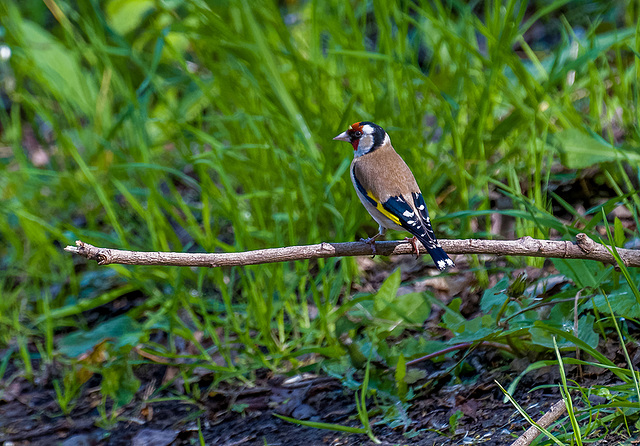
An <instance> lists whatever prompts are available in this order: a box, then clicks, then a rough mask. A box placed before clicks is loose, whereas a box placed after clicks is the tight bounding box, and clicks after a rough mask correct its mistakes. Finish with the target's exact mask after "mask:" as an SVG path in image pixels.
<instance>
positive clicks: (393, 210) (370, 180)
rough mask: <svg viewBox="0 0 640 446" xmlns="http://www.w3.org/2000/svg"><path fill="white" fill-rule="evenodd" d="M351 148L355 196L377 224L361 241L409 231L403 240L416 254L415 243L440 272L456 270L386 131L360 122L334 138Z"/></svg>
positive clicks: (377, 126) (416, 184) (414, 180)
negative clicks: (428, 256) (425, 250)
mask: <svg viewBox="0 0 640 446" xmlns="http://www.w3.org/2000/svg"><path fill="white" fill-rule="evenodd" d="M333 139H334V140H336V141H346V142H348V143H351V145H352V146H353V155H354V156H353V161H352V162H351V168H350V169H349V170H350V172H351V181H352V182H353V187H354V188H355V190H356V194H357V195H358V198H360V201H361V202H362V204H363V205H364V207H365V209H366V210H367V211H368V212H369V214H370V215H371V217H373V219H374V220H375V221H376V222H377V223H378V225H379V228H378V233H377V234H376V235H374V236H373V237H369V238H368V239H361V241H363V242H365V243H368V244H369V245H371V248H372V250H373V254H374V255H375V253H376V250H375V241H376V239H378V238H379V237H384V235H385V234H386V232H387V229H396V230H403V229H404V230H405V231H408V232H409V233H410V234H411V235H413V238H408V237H407V238H406V240H407V241H409V242H410V243H411V245H412V246H413V250H414V252H415V254H416V257H417V256H418V254H419V251H418V246H417V240H419V241H420V243H422V245H423V246H424V247H425V248H426V249H427V252H429V254H430V255H431V258H432V259H433V261H434V262H435V265H436V267H437V268H438V269H439V270H440V271H444V270H446V269H447V268H452V267H455V264H454V263H453V260H451V259H450V258H449V256H448V255H447V253H446V252H444V250H443V249H442V246H440V243H439V242H438V240H437V239H436V235H435V234H434V232H433V228H432V226H431V219H430V218H429V212H428V210H427V206H426V204H425V202H424V198H423V197H422V192H421V191H420V187H419V186H418V183H417V182H416V179H415V177H414V176H413V173H412V172H411V169H409V166H407V163H405V162H404V160H403V159H402V158H401V157H400V155H398V153H397V152H396V151H395V149H394V148H393V146H392V145H391V139H390V138H389V135H388V134H387V132H385V131H384V129H383V128H382V127H380V126H379V125H377V124H374V123H373V122H369V121H361V122H356V123H354V124H351V126H349V128H348V129H347V130H346V131H344V132H342V133H340V134H339V135H338V136H336V137H335V138H333Z"/></svg>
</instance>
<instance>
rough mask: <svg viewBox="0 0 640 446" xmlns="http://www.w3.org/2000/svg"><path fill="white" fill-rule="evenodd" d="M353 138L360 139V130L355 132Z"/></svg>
mask: <svg viewBox="0 0 640 446" xmlns="http://www.w3.org/2000/svg"><path fill="white" fill-rule="evenodd" d="M353 136H355V137H356V138H360V137H361V136H362V132H361V131H360V130H358V131H357V132H355V133H354V134H353Z"/></svg>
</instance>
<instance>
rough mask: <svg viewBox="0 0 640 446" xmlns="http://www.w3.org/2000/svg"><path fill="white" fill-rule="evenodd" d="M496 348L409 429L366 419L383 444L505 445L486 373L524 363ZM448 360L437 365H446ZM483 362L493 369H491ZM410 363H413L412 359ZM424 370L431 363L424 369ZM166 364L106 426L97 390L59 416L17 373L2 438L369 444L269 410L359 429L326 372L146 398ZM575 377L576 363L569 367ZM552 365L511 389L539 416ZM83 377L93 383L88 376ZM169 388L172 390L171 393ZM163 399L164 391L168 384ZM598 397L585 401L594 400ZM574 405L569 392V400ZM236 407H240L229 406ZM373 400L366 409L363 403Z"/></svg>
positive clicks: (0, 423) (615, 438) (47, 392)
mask: <svg viewBox="0 0 640 446" xmlns="http://www.w3.org/2000/svg"><path fill="white" fill-rule="evenodd" d="M497 356H498V355H497V354H496V353H494V352H491V351H477V352H475V353H473V354H472V355H471V356H469V357H468V358H467V359H468V361H469V362H470V363H472V364H474V366H475V367H476V371H477V372H478V374H477V376H474V377H472V378H470V379H469V380H468V382H463V383H461V384H456V385H451V384H449V383H447V382H446V381H448V379H445V378H444V377H442V378H441V379H440V378H436V379H435V380H430V381H428V382H427V384H428V385H427V386H425V387H424V388H423V391H422V392H419V393H418V395H417V396H416V398H414V399H413V401H412V403H413V405H412V409H411V411H410V413H408V414H407V415H408V418H410V419H411V421H412V422H411V424H410V427H409V429H408V430H407V431H408V432H413V434H411V435H409V434H407V435H405V434H403V430H402V428H397V429H390V428H389V427H387V426H385V425H377V426H376V425H375V423H376V421H379V420H380V417H379V416H378V417H376V416H372V419H371V421H372V424H373V425H374V432H375V435H376V436H377V438H378V439H379V440H381V441H382V444H405V445H459V444H482V445H485V446H494V445H496V446H497V445H504V444H510V443H511V442H512V441H513V440H514V439H515V438H516V437H517V436H519V435H521V434H522V433H523V432H524V430H525V429H526V428H527V427H528V425H527V423H526V421H525V420H524V419H523V418H522V417H521V416H520V415H519V414H518V413H517V411H516V409H515V408H514V407H513V406H512V405H511V404H510V403H504V402H503V394H502V392H501V390H500V389H499V387H498V386H497V385H496V384H495V381H494V380H497V381H498V382H500V383H501V384H502V385H503V386H507V385H508V384H510V383H511V381H512V380H513V378H514V377H515V376H517V374H518V373H519V372H520V371H521V370H522V369H523V367H526V366H527V365H528V361H527V360H522V359H518V360H514V361H511V362H510V363H509V362H504V361H503V362H504V364H503V366H501V367H496V366H495V359H496V357H497ZM451 365H452V364H447V363H446V362H445V363H441V364H439V365H438V366H437V369H439V370H444V369H446V368H447V366H451ZM489 366H491V368H489ZM418 367H421V365H420V364H418ZM422 367H423V368H425V369H428V373H429V374H430V376H437V375H438V372H437V371H435V373H434V370H435V369H434V365H433V364H428V365H423V366H422ZM167 369H168V367H167V366H161V365H153V366H144V367H142V368H140V369H138V371H137V376H138V378H139V379H141V380H142V382H143V385H142V387H141V389H140V391H139V392H138V397H137V398H136V399H134V401H133V402H132V403H131V404H129V405H127V406H126V407H125V408H124V410H123V411H122V412H121V413H120V415H119V417H118V422H117V423H116V424H115V425H113V426H111V427H110V428H107V429H105V428H101V427H97V426H98V425H99V423H96V420H97V419H99V418H100V417H99V413H98V411H97V406H98V404H99V397H98V394H99V392H98V388H96V387H92V386H91V385H89V386H87V387H86V389H85V391H84V392H83V394H82V397H81V399H80V400H79V402H78V404H77V406H76V408H75V409H74V410H73V412H72V413H71V416H69V417H65V416H62V415H60V414H59V407H58V405H57V403H56V400H55V393H54V392H53V390H51V389H47V388H42V387H41V386H38V385H37V384H31V383H29V382H27V381H26V380H24V379H22V378H18V379H15V380H14V381H13V382H12V383H11V384H8V385H7V386H6V387H5V392H4V393H3V394H2V399H0V441H3V444H4V445H9V444H13V445H55V444H62V445H65V446H88V445H113V446H116V445H140V446H141V445H158V446H162V445H189V444H199V441H198V420H199V422H200V426H201V431H202V435H203V438H204V441H205V443H206V444H207V445H226V446H232V445H265V444H268V445H305V444H306V445H316V444H317V445H365V444H366V445H368V444H373V442H372V441H371V440H370V439H369V438H368V437H367V436H366V435H361V434H343V433H340V432H334V431H327V430H320V429H314V428H309V427H305V426H299V425H295V424H291V423H289V422H286V421H283V420H281V419H279V418H277V417H275V416H274V415H273V414H274V413H279V414H283V415H287V416H291V417H294V418H300V419H310V420H313V421H322V422H327V423H336V424H340V425H345V426H354V427H358V421H357V414H356V409H355V403H354V396H353V394H352V393H351V392H349V391H346V390H345V389H344V388H343V387H342V386H341V384H340V383H339V382H338V381H337V380H335V379H333V378H328V377H315V376H310V377H305V378H304V379H302V380H299V381H295V382H291V380H289V381H287V380H286V379H285V378H284V377H264V378H263V379H260V380H258V382H257V383H256V387H253V388H244V389H243V388H226V389H219V388H218V389H216V390H215V391H210V392H209V393H208V395H207V396H206V397H203V398H201V401H200V402H199V403H198V404H195V403H194V402H193V401H190V402H188V401H186V400H183V401H179V400H169V401H156V402H145V401H144V394H145V390H146V391H147V392H148V391H150V390H153V388H154V386H155V382H156V379H158V378H160V379H161V378H162V376H163V375H164V374H166V373H167V371H168V370H167ZM583 372H584V374H583V377H582V379H581V384H582V385H583V386H588V385H589V382H591V383H594V382H598V383H599V384H601V385H603V384H605V385H612V384H614V381H613V378H610V377H608V376H607V375H608V374H607V373H606V372H605V373H603V371H602V369H596V368H594V369H593V370H587V369H585V370H584V371H583ZM568 374H569V376H570V377H571V376H572V375H577V370H575V369H573V370H568ZM558 380H559V375H558V372H557V369H556V370H554V369H553V368H543V369H540V370H537V371H534V372H531V373H528V374H527V375H525V377H524V379H523V380H522V381H521V383H520V385H519V387H518V389H519V390H518V391H517V392H516V394H515V397H516V400H517V401H518V402H519V403H520V404H521V406H522V407H523V408H525V410H527V412H528V413H529V414H530V415H531V416H533V418H534V419H538V418H539V417H540V416H541V414H543V413H545V412H546V411H547V410H548V409H549V407H550V406H551V405H552V404H553V403H555V402H557V401H558V400H559V399H560V396H559V393H558V388H557V386H551V387H549V388H544V389H537V390H534V391H532V392H529V393H527V392H526V390H528V389H532V388H534V387H536V386H538V385H543V384H548V383H557V382H558ZM89 384H91V381H90V382H89ZM176 393H177V392H176ZM160 396H162V397H171V396H172V392H171V390H170V389H168V388H167V389H166V390H165V391H162V392H161V395H160ZM598 402H599V401H597V399H596V400H594V401H592V403H593V404H597V403H598ZM575 403H577V405H578V406H580V402H579V401H578V399H577V398H575V399H574V404H575ZM233 407H242V409H243V411H242V413H237V412H235V411H234V410H230V409H231V408H233ZM371 407H374V406H373V405H371ZM456 411H461V412H462V416H461V418H460V419H459V422H458V425H457V427H456V430H455V433H453V434H451V433H450V432H449V425H450V417H451V415H453V414H454V413H456ZM594 444H598V445H605V444H606V445H608V444H627V445H632V444H640V442H639V441H635V440H633V439H629V438H628V436H625V435H624V433H623V432H622V433H618V434H615V433H614V434H609V435H607V437H606V440H601V441H600V442H596V443H594Z"/></svg>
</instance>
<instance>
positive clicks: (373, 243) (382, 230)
mask: <svg viewBox="0 0 640 446" xmlns="http://www.w3.org/2000/svg"><path fill="white" fill-rule="evenodd" d="M386 233H387V228H383V227H382V226H378V233H377V234H376V235H374V236H373V237H369V238H367V239H364V238H361V239H360V241H361V242H364V243H367V244H368V245H369V246H371V251H372V252H373V257H375V256H376V254H377V253H376V239H378V238H380V237H384V235H385V234H386Z"/></svg>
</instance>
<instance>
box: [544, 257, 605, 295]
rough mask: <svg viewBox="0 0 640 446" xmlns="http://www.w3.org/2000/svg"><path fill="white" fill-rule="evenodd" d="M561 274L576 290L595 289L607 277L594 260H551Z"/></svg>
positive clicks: (601, 266) (598, 263) (602, 268)
mask: <svg viewBox="0 0 640 446" xmlns="http://www.w3.org/2000/svg"><path fill="white" fill-rule="evenodd" d="M551 260H552V262H553V265H554V266H555V267H556V269H557V270H558V271H560V273H561V274H564V275H565V276H567V277H568V278H570V279H571V280H572V281H573V283H575V284H576V286H577V287H578V288H587V287H590V288H596V287H597V286H598V285H599V284H600V282H601V281H602V279H603V278H604V277H606V276H607V274H606V267H605V266H603V265H602V263H600V262H596V261H595V260H582V259H570V260H565V259H551Z"/></svg>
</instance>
